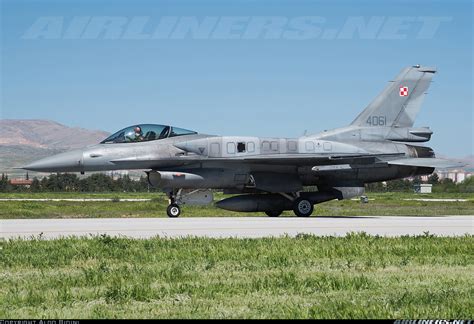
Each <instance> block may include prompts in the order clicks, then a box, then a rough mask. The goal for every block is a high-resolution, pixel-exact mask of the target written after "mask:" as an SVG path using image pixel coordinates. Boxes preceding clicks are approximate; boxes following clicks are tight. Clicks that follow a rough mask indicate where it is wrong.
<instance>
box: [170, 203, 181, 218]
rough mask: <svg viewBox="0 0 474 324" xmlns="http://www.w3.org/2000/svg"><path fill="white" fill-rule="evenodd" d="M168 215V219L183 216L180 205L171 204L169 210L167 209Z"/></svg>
mask: <svg viewBox="0 0 474 324" xmlns="http://www.w3.org/2000/svg"><path fill="white" fill-rule="evenodd" d="M166 213H167V214H168V217H178V216H179V215H180V214H181V208H180V207H179V205H178V204H175V203H173V204H169V205H168V208H166Z"/></svg>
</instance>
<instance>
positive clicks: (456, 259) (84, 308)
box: [0, 234, 474, 318]
mask: <svg viewBox="0 0 474 324" xmlns="http://www.w3.org/2000/svg"><path fill="white" fill-rule="evenodd" d="M2 245H3V246H2V253H1V254H0V259H1V260H0V261H1V264H2V271H1V276H0V283H1V284H0V318H39V317H45V318H473V317H474V302H473V298H472V296H473V295H474V267H473V266H474V256H473V252H472V246H473V245H474V236H464V237H458V238H441V237H432V236H429V235H425V236H418V237H401V238H382V237H371V236H367V235H364V234H352V235H348V236H346V237H340V238H335V237H314V236H308V235H302V236H298V237H296V238H289V237H282V238H265V239H205V238H186V239H163V238H155V239H149V240H132V239H125V238H111V237H108V236H103V237H95V238H90V239H86V238H82V239H80V238H68V239H59V240H51V241H47V240H42V239H35V240H29V241H23V240H12V241H5V242H3V243H2Z"/></svg>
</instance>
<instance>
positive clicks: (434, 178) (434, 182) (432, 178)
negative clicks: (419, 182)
mask: <svg viewBox="0 0 474 324" xmlns="http://www.w3.org/2000/svg"><path fill="white" fill-rule="evenodd" d="M428 183H431V184H432V185H437V184H438V183H439V176H438V174H437V173H433V174H432V175H430V176H429V177H428Z"/></svg>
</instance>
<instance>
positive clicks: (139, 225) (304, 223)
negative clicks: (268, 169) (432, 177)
mask: <svg viewBox="0 0 474 324" xmlns="http://www.w3.org/2000/svg"><path fill="white" fill-rule="evenodd" d="M473 223H474V216H433V217H413V216H380V217H378V216H360V217H359V216H354V217H342V216H341V217H317V216H315V217H310V218H298V217H280V218H270V217H195V218H185V217H183V218H174V219H170V218H88V219H85V218H83V219H12V220H0V229H1V230H0V238H5V239H8V238H16V237H23V238H29V237H31V236H37V235H40V233H42V237H43V238H59V237H65V236H89V235H91V234H92V235H99V234H107V235H111V236H127V237H133V238H150V237H154V236H161V237H185V236H200V237H241V238H252V237H270V236H282V235H289V236H295V235H297V234H299V233H307V234H314V235H319V236H324V235H335V236H344V235H346V234H347V233H351V232H366V233H367V234H370V235H380V236H392V237H393V236H401V235H423V234H424V233H426V232H429V233H430V234H434V235H438V236H462V235H465V234H471V235H472V234H474V231H473Z"/></svg>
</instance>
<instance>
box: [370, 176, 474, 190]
mask: <svg viewBox="0 0 474 324" xmlns="http://www.w3.org/2000/svg"><path fill="white" fill-rule="evenodd" d="M420 183H429V184H432V185H433V192H453V193H470V192H474V176H472V177H469V178H467V179H466V180H464V181H463V182H461V183H455V182H454V181H453V180H451V179H449V178H444V179H440V178H439V176H438V174H436V173H433V174H432V175H430V176H429V177H428V181H422V180H421V177H415V178H413V179H411V180H410V179H399V180H392V181H386V182H376V183H369V184H366V185H365V189H366V191H368V192H410V191H413V186H414V185H416V184H420Z"/></svg>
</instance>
